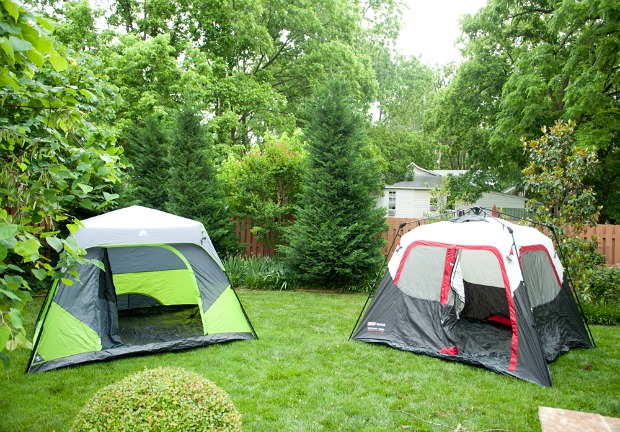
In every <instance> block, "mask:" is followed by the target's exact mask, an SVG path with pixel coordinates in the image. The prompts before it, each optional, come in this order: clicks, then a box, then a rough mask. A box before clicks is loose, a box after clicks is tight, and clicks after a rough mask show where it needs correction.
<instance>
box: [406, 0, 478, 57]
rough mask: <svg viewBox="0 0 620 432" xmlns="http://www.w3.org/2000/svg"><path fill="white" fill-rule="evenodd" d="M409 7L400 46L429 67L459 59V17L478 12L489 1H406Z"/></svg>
mask: <svg viewBox="0 0 620 432" xmlns="http://www.w3.org/2000/svg"><path fill="white" fill-rule="evenodd" d="M405 2H406V3H407V4H408V7H409V9H408V10H406V11H405V13H404V14H403V29H402V30H401V34H400V37H399V39H398V42H397V45H396V47H397V49H399V51H400V52H401V53H402V54H405V55H415V56H416V57H418V59H420V60H421V61H422V62H423V63H425V64H427V65H429V66H435V65H442V64H446V63H449V62H450V61H459V59H460V56H459V51H458V48H457V47H455V46H454V44H455V42H456V39H457V38H458V37H459V36H460V35H461V32H460V30H459V18H460V17H461V16H462V15H464V14H467V13H470V14H471V13H476V12H477V11H478V10H479V9H480V8H481V7H483V6H484V5H486V3H487V0H405Z"/></svg>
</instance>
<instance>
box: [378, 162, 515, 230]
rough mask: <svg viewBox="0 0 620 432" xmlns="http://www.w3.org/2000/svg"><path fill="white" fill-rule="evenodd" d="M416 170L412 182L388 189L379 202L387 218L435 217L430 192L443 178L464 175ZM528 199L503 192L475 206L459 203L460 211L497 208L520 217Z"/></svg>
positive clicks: (484, 197)
mask: <svg viewBox="0 0 620 432" xmlns="http://www.w3.org/2000/svg"><path fill="white" fill-rule="evenodd" d="M411 165H412V167H413V173H414V176H413V180H412V181H402V182H398V183H394V184H392V185H386V186H385V188H384V191H383V196H381V197H380V198H379V199H378V200H377V205H378V206H379V207H384V208H386V209H387V215H388V217H397V218H425V217H428V216H433V215H434V214H436V209H435V207H434V206H433V205H432V203H431V190H432V189H433V188H434V187H435V186H438V187H439V186H441V181H442V177H444V176H446V175H448V174H452V175H455V176H456V175H461V174H463V173H465V172H466V171H464V170H436V171H431V170H427V169H424V168H421V167H419V166H417V165H416V164H411ZM526 201H527V198H523V197H520V196H517V195H511V194H507V193H502V192H484V193H483V194H482V197H481V198H480V199H479V200H477V201H476V202H475V203H473V204H470V203H460V204H459V205H458V208H459V209H460V208H469V207H472V206H474V205H476V206H479V207H483V208H489V209H491V208H493V206H496V207H497V208H498V209H502V210H504V211H506V212H507V213H511V214H515V215H518V216H522V215H523V209H524V208H525V202H526Z"/></svg>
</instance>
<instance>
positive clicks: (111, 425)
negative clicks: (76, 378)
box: [71, 367, 241, 432]
mask: <svg viewBox="0 0 620 432" xmlns="http://www.w3.org/2000/svg"><path fill="white" fill-rule="evenodd" d="M71 430H72V431H75V432H78V431H84V432H85V431H101V430H153V431H222V432H224V431H227V432H228V431H240V430H241V415H240V414H239V412H238V411H237V409H236V408H235V406H234V404H233V402H232V399H231V398H230V396H229V395H228V394H227V393H226V392H225V391H223V390H222V389H221V388H219V387H218V386H216V385H215V384H214V383H212V382H211V381H209V380H207V379H205V378H204V377H202V376H201V375H199V374H197V373H195V372H189V371H186V370H184V369H181V368H171V367H166V368H162V367H159V368H157V369H150V370H149V369H146V370H144V371H143V372H139V373H137V374H135V375H132V376H129V377H127V378H125V379H123V380H121V381H119V382H116V383H114V384H111V385H109V386H107V387H105V388H103V389H101V390H100V391H99V392H98V393H97V394H95V396H94V397H93V398H92V400H91V401H89V402H87V404H86V405H85V406H84V407H83V408H82V410H81V411H80V412H79V413H78V415H77V417H76V419H75V422H74V423H73V426H72V427H71Z"/></svg>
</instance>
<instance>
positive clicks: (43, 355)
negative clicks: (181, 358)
mask: <svg viewBox="0 0 620 432" xmlns="http://www.w3.org/2000/svg"><path fill="white" fill-rule="evenodd" d="M73 238H74V240H75V241H76V242H77V244H78V245H79V246H80V247H82V248H84V249H86V252H87V254H86V258H88V259H90V260H96V261H98V262H99V263H102V266H101V267H100V266H98V265H95V264H83V265H79V266H78V267H77V268H75V269H68V270H67V273H66V275H65V276H64V278H63V279H61V280H60V281H57V282H56V283H55V284H54V285H53V286H52V288H51V289H50V291H49V293H48V297H47V299H46V301H45V303H44V304H43V306H42V309H41V313H40V314H39V319H38V320H37V324H36V328H35V334H34V348H33V350H32V355H31V358H30V361H29V363H28V367H27V371H28V372H41V371H46V370H50V369H55V368H59V367H64V366H70V365H74V364H79V363H85V362H92V361H97V360H108V359H112V358H117V357H124V356H130V355H136V354H148V353H156V352H165V351H171V350H178V349H185V348H193V347H199V346H205V345H209V344H213V343H218V342H228V341H235V340H245V339H255V338H256V333H255V332H254V329H253V328H252V325H251V323H250V321H249V319H248V317H247V315H246V313H245V311H244V310H243V307H242V305H241V302H240V301H239V298H238V297H237V295H236V293H235V291H234V290H233V289H232V287H231V284H230V281H229V279H228V277H227V276H226V273H225V271H224V267H223V265H222V262H221V261H220V258H219V257H218V255H217V252H216V251H215V248H214V247H213V244H212V243H211V240H210V239H209V235H208V234H207V232H206V231H205V228H204V226H203V225H202V224H201V223H200V222H197V221H194V220H191V219H187V218H183V217H179V216H175V215H172V214H169V213H165V212H162V211H158V210H152V209H148V208H144V207H140V206H132V207H128V208H124V209H120V210H116V211H112V212H109V213H106V214H103V215H100V216H96V217H93V218H90V219H86V220H84V221H83V227H81V228H80V229H79V230H78V231H77V233H76V234H75V235H74V237H73ZM70 271H75V272H77V275H78V277H77V278H75V277H73V276H72V275H71V273H70Z"/></svg>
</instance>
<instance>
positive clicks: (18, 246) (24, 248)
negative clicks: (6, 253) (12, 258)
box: [13, 238, 41, 259]
mask: <svg viewBox="0 0 620 432" xmlns="http://www.w3.org/2000/svg"><path fill="white" fill-rule="evenodd" d="M39 247H41V244H40V243H39V240H37V239H35V238H31V239H28V240H26V241H21V240H19V241H17V243H15V247H14V248H13V250H14V251H15V253H16V254H18V255H20V256H22V257H24V258H28V259H31V258H33V257H36V256H38V254H39Z"/></svg>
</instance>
